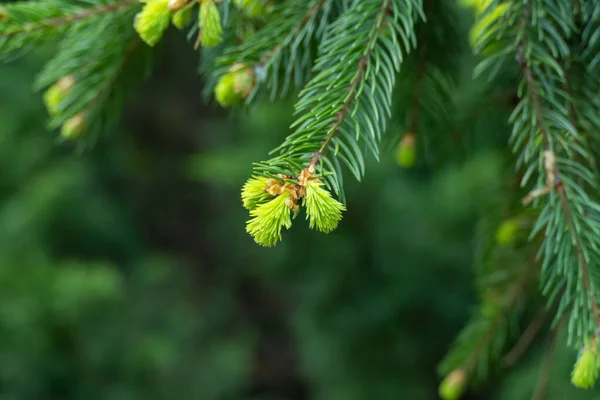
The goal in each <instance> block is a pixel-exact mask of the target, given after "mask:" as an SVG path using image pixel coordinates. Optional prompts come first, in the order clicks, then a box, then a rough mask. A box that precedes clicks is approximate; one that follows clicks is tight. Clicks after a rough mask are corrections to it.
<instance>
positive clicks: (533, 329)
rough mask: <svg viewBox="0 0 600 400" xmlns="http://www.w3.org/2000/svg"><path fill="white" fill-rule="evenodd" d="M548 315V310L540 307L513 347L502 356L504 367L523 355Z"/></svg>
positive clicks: (514, 362)
mask: <svg viewBox="0 0 600 400" xmlns="http://www.w3.org/2000/svg"><path fill="white" fill-rule="evenodd" d="M547 317H548V310H546V309H542V310H540V312H539V313H538V314H537V315H536V317H535V318H534V319H533V321H531V323H530V324H529V326H528V327H527V328H526V329H525V331H524V332H523V334H522V335H521V337H520V338H519V340H517V343H516V344H515V345H514V347H513V348H512V349H511V350H510V351H509V352H508V353H507V354H506V356H504V367H505V368H511V367H513V366H514V365H515V364H516V363H517V362H518V361H519V360H520V359H521V357H523V355H524V354H525V352H526V351H527V349H528V348H529V346H530V345H531V343H532V342H533V340H534V339H535V338H536V336H537V335H538V333H539V332H540V329H541V328H542V326H544V322H546V318H547Z"/></svg>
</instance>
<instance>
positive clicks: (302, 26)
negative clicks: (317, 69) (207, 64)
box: [213, 0, 334, 102]
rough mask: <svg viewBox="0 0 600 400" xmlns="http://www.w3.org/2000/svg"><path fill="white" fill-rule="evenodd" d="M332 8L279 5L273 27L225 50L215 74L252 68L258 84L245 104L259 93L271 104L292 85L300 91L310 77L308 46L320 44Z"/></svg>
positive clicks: (327, 0)
mask: <svg viewBox="0 0 600 400" xmlns="http://www.w3.org/2000/svg"><path fill="white" fill-rule="evenodd" d="M333 4H334V0H309V1H306V0H294V1H293V2H292V3H285V4H281V5H280V6H279V7H278V8H276V9H275V10H274V12H273V16H272V19H273V23H271V24H267V25H265V26H264V27H263V28H261V29H259V30H258V31H257V32H256V33H254V34H253V35H252V36H250V38H249V39H247V40H245V41H244V42H242V43H241V44H239V45H237V46H233V47H231V48H227V49H226V50H225V52H224V54H223V55H222V56H221V57H219V58H218V60H217V64H218V65H219V68H217V69H216V71H213V72H214V74H215V75H223V74H224V73H225V72H226V70H227V69H229V68H230V67H231V66H232V65H233V64H235V63H240V64H244V65H246V66H249V67H252V68H254V70H255V71H256V75H257V83H258V84H257V85H255V87H254V88H253V90H252V92H251V93H250V95H249V96H248V98H247V101H248V102H250V101H252V100H253V99H254V98H255V96H256V95H257V94H258V93H259V91H260V90H262V89H266V90H268V91H270V95H269V96H270V98H271V100H274V99H275V98H276V97H277V96H284V95H285V94H286V93H287V91H288V89H289V88H290V86H291V85H292V81H293V85H294V87H295V88H296V89H298V90H299V89H300V88H301V87H302V85H304V83H305V82H306V81H307V80H308V78H309V76H310V71H311V68H312V66H313V63H314V55H313V54H312V53H313V51H312V48H311V46H312V44H313V42H314V41H317V42H319V41H321V40H322V37H323V35H324V33H325V32H326V26H327V23H328V22H329V20H330V15H331V14H332V8H333ZM282 72H283V73H284V76H283V84H281V82H280V80H282V77H281V76H280V75H281V73H282Z"/></svg>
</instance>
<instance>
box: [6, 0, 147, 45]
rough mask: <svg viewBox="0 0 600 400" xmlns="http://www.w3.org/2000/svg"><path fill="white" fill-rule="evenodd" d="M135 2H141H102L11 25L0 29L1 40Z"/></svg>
mask: <svg viewBox="0 0 600 400" xmlns="http://www.w3.org/2000/svg"><path fill="white" fill-rule="evenodd" d="M135 4H139V2H138V1H137V0H121V1H118V2H116V3H113V4H101V5H99V6H97V7H91V8H89V9H84V10H80V11H76V12H74V13H73V14H67V15H62V16H58V17H49V18H43V19H40V20H38V21H35V22H27V23H24V24H22V25H17V26H15V27H12V29H11V27H8V28H6V29H4V30H0V40H2V39H10V38H11V37H13V36H16V35H19V34H31V33H35V32H37V31H40V30H44V29H49V28H57V27H59V26H62V25H68V24H71V23H73V22H76V21H80V20H86V19H90V18H94V17H96V16H99V15H102V14H106V13H112V12H115V11H118V10H120V9H123V8H127V7H131V6H133V5H135ZM6 15H7V16H6V19H5V21H6V22H9V21H10V15H9V14H8V12H7V14H6Z"/></svg>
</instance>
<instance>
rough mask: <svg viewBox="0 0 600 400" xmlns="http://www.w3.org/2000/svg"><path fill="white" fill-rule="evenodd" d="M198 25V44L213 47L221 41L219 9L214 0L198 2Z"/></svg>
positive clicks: (221, 29) (221, 30) (221, 31)
mask: <svg viewBox="0 0 600 400" xmlns="http://www.w3.org/2000/svg"><path fill="white" fill-rule="evenodd" d="M198 18H199V20H198V26H199V27H200V35H201V36H200V44H202V46H204V47H214V46H216V45H218V44H219V43H221V40H222V36H223V28H222V27H221V17H220V16H219V9H218V8H217V5H216V4H215V2H214V0H203V1H202V3H200V13H199V14H198Z"/></svg>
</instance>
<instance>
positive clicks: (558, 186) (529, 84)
mask: <svg viewBox="0 0 600 400" xmlns="http://www.w3.org/2000/svg"><path fill="white" fill-rule="evenodd" d="M530 12H531V11H530V9H529V7H526V8H525V9H524V12H523V19H522V25H526V24H527V18H528V17H529V14H530ZM523 29H525V27H524V28H523ZM527 40H528V34H527V33H524V34H523V35H522V39H521V42H520V43H519V45H518V47H517V55H516V58H517V62H518V63H519V65H520V67H521V69H522V71H523V76H524V78H525V82H526V88H527V92H528V94H529V97H530V99H531V102H532V103H533V108H534V114H535V124H536V127H537V129H538V130H539V132H540V133H541V135H542V141H543V145H544V149H545V152H549V153H550V154H552V157H554V154H555V149H554V148H553V146H552V140H551V138H550V134H549V132H548V129H547V127H546V124H545V122H544V119H543V116H544V114H545V113H544V110H543V107H542V102H541V100H540V97H539V93H538V91H537V89H536V86H535V80H534V76H533V73H532V71H531V67H530V66H529V64H528V61H527V60H526V59H525V52H526V50H525V49H526V46H527ZM569 116H571V115H570V113H569ZM573 129H575V127H573ZM546 168H547V170H546V174H551V175H549V176H552V177H553V179H551V181H552V180H553V182H551V181H550V182H548V189H554V191H555V192H556V193H557V195H558V197H559V201H560V206H561V208H562V212H563V217H564V220H565V223H566V225H567V227H568V230H569V233H570V235H571V239H572V242H573V248H574V250H575V254H576V259H577V263H578V265H579V268H581V277H582V281H583V287H584V290H585V291H586V292H587V293H588V295H589V296H590V302H591V308H592V316H593V318H594V321H595V324H596V327H600V312H599V310H598V303H597V299H596V295H595V293H596V288H595V287H594V282H593V281H592V280H591V279H590V272H589V266H588V263H587V261H586V257H585V255H584V253H583V249H582V239H581V236H580V235H581V233H578V229H577V227H576V226H575V224H574V221H573V216H572V211H571V207H570V205H569V203H570V201H569V198H568V196H567V193H566V191H565V188H564V186H563V183H562V182H563V179H561V172H560V167H559V165H556V163H554V165H552V166H551V170H548V165H546ZM550 185H552V187H550Z"/></svg>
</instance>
